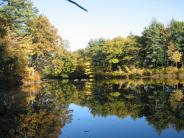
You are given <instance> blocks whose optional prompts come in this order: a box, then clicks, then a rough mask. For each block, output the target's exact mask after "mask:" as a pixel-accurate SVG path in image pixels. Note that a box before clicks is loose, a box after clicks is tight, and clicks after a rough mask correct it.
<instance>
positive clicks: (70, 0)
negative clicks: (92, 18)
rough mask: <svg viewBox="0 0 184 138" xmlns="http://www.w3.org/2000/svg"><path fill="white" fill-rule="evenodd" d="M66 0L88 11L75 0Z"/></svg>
mask: <svg viewBox="0 0 184 138" xmlns="http://www.w3.org/2000/svg"><path fill="white" fill-rule="evenodd" d="M67 1H68V2H70V3H72V4H74V5H76V6H77V7H79V8H81V9H82V10H84V11H86V12H88V10H87V9H85V8H84V7H82V6H81V5H79V4H78V3H77V2H75V1H73V0H67Z"/></svg>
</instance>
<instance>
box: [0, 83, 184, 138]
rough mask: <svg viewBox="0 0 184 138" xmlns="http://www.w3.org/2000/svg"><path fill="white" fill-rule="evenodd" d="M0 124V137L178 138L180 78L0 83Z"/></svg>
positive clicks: (183, 121)
mask: <svg viewBox="0 0 184 138" xmlns="http://www.w3.org/2000/svg"><path fill="white" fill-rule="evenodd" d="M0 124H1V125H0V138H184V82H183V81H181V80H165V81H158V80H157V81H156V80H108V81H107V80H106V81H105V80H104V81H92V80H91V81H89V80H88V81H87V80H85V81H84V80H83V81H72V82H70V81H67V80H65V81H45V82H43V83H41V84H30V85H25V86H21V87H18V88H7V87H3V86H0Z"/></svg>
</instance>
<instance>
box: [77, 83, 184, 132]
mask: <svg viewBox="0 0 184 138" xmlns="http://www.w3.org/2000/svg"><path fill="white" fill-rule="evenodd" d="M172 82H174V83H172ZM176 82H178V83H179V81H178V80H172V81H168V80H166V81H165V82H163V81H158V80H157V81H154V80H152V81H150V80H149V81H148V80H146V81H145V80H135V81H133V80H130V82H128V80H123V81H104V82H103V81H100V82H97V83H93V86H92V87H91V86H90V87H89V88H90V89H89V90H88V91H90V90H91V95H89V96H88V98H86V95H85V91H86V88H88V87H84V88H83V92H81V91H82V90H80V92H77V93H78V95H79V96H77V97H80V99H74V100H73V102H75V101H77V102H76V104H79V105H81V106H87V107H88V108H89V109H90V111H91V113H92V114H93V115H94V116H96V115H98V116H108V115H116V116H118V117H120V118H125V117H127V116H131V117H132V118H134V119H136V118H139V117H142V116H145V117H146V120H147V121H148V122H149V124H150V125H152V126H153V127H155V129H156V130H157V132H159V133H160V132H161V131H162V130H164V129H166V128H169V127H173V128H175V129H176V130H177V131H181V130H184V108H183V107H184V98H183V88H184V87H183V85H182V84H181V82H180V84H178V83H176ZM85 85H86V84H85ZM85 85H84V86H85ZM178 86H180V90H179V88H178Z"/></svg>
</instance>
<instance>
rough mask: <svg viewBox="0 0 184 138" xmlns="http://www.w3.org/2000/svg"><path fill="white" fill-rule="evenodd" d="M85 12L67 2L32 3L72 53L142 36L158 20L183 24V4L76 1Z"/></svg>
mask: <svg viewBox="0 0 184 138" xmlns="http://www.w3.org/2000/svg"><path fill="white" fill-rule="evenodd" d="M75 1H76V2H78V3H80V4H81V5H83V6H84V7H85V8H87V9H88V11H89V12H84V11H82V10H81V9H79V8H78V7H76V6H74V5H72V4H70V3H69V2H67V1H66V0H33V2H34V5H35V6H36V7H37V8H38V9H39V11H40V13H41V14H44V15H46V16H47V17H48V18H49V20H50V21H51V23H52V24H53V25H54V26H55V27H56V28H57V29H58V32H59V34H60V35H61V36H62V38H64V39H66V40H68V41H69V43H70V47H71V50H72V51H73V50H77V49H79V48H84V47H86V46H87V44H88V41H89V40H90V39H96V38H99V37H103V38H113V37H116V36H125V37H126V36H127V35H128V34H130V33H133V34H137V35H139V34H141V32H142V30H143V29H144V27H146V26H148V25H149V23H150V22H151V21H152V20H153V19H154V18H155V19H157V20H158V21H160V22H163V23H165V24H168V23H169V21H170V20H171V19H173V18H174V19H176V20H181V21H184V0H75Z"/></svg>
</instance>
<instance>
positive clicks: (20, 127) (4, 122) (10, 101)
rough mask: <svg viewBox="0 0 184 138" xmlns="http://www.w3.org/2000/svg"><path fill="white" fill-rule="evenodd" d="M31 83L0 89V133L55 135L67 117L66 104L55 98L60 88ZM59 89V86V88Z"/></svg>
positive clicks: (32, 135) (1, 135)
mask: <svg viewBox="0 0 184 138" xmlns="http://www.w3.org/2000/svg"><path fill="white" fill-rule="evenodd" d="M48 87H50V85H47V84H45V86H44V87H43V89H40V87H36V86H35V85H33V86H32V87H31V86H29V87H26V88H25V87H24V88H22V89H20V88H18V89H16V90H15V89H14V90H13V91H12V90H0V123H1V126H0V137H3V138H6V137H7V138H9V137H15V138H16V137H18V138H19V137H20V138H21V137H28V138H29V137H30V138H31V137H38V138H39V137H40V138H43V137H44V138H47V137H53V138H54V137H57V136H58V135H59V133H60V129H61V128H62V127H63V126H64V125H65V123H67V122H69V121H70V118H71V115H70V111H69V110H68V106H67V105H65V104H63V103H62V101H58V99H59V97H60V93H61V91H54V92H51V91H50V89H48ZM58 90H61V89H58Z"/></svg>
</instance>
